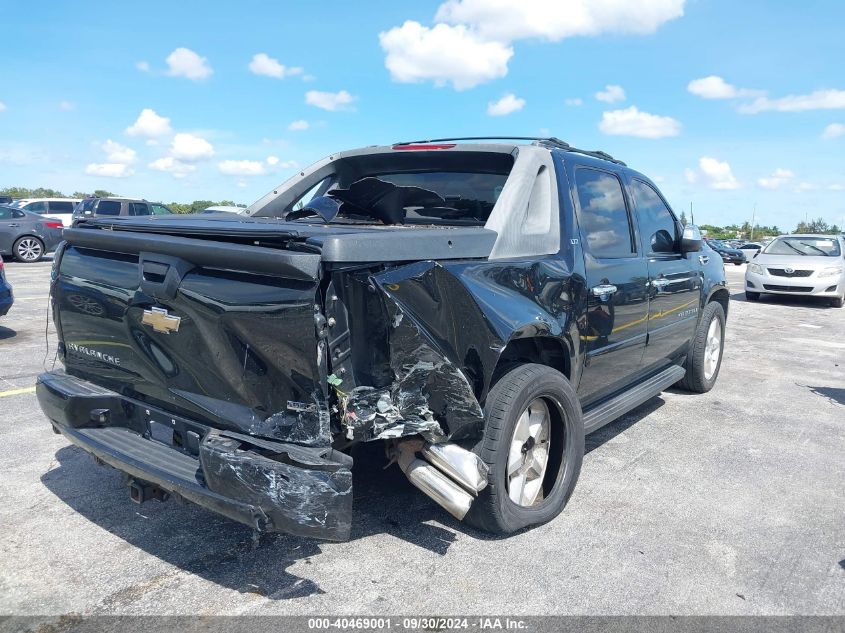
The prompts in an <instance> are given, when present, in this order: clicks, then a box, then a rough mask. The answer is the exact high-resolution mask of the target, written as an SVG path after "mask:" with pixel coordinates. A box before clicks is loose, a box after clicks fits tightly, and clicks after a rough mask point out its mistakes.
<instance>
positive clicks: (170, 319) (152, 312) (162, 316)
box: [141, 308, 182, 334]
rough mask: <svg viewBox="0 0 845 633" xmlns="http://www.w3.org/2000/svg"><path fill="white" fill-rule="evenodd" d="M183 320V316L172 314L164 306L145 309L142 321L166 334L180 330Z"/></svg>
mask: <svg viewBox="0 0 845 633" xmlns="http://www.w3.org/2000/svg"><path fill="white" fill-rule="evenodd" d="M181 321H182V318H181V317H177V316H170V315H169V314H167V310H166V309H164V308H150V309H149V310H144V316H143V318H142V319H141V323H143V324H144V325H150V326H152V328H153V330H155V331H156V332H162V333H164V334H170V333H171V332H178V331H179V323H180V322H181Z"/></svg>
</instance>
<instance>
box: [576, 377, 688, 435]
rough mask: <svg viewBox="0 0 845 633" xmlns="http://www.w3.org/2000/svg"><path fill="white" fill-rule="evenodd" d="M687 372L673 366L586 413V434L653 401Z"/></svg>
mask: <svg viewBox="0 0 845 633" xmlns="http://www.w3.org/2000/svg"><path fill="white" fill-rule="evenodd" d="M684 374H686V371H685V370H684V368H683V367H679V366H678V365H672V366H671V367H668V368H667V369H664V370H663V371H661V372H660V373H659V374H655V375H654V376H652V377H651V378H649V379H648V380H646V381H644V382H641V383H639V384H637V385H635V386H633V387H632V388H631V389H629V390H628V391H625V392H623V393H620V394H619V395H618V396H615V397H613V398H611V399H610V400H607V401H605V402H602V403H601V404H599V405H597V406H596V407H595V408H593V409H590V410H588V411H585V412H584V433H585V434H586V433H592V432H593V431H597V430H598V429H600V428H601V427H603V426H604V425H606V424H610V423H611V422H613V421H614V420H615V419H617V418H619V417H621V416H623V415H625V414H626V413H628V411H630V410H631V409H636V408H637V407H638V406H640V405H641V404H642V403H643V402H646V401H648V400H651V399H652V398H653V397H654V396H656V395H657V394H659V393H660V392H661V391H663V390H664V389H666V388H667V387H671V386H672V385H674V384H675V383H676V382H678V381H679V380H680V379H681V378H683V377H684Z"/></svg>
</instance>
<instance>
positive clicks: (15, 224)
mask: <svg viewBox="0 0 845 633" xmlns="http://www.w3.org/2000/svg"><path fill="white" fill-rule="evenodd" d="M6 226H20V224H18V223H17V222H15V223H13V224H7V225H6Z"/></svg>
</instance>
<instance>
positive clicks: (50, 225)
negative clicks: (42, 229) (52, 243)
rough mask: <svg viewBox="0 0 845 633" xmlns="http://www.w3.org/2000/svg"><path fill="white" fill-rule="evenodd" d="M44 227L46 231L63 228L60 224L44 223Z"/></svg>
mask: <svg viewBox="0 0 845 633" xmlns="http://www.w3.org/2000/svg"><path fill="white" fill-rule="evenodd" d="M44 226H46V227H47V228H48V229H60V228H62V227H63V226H64V224H62V223H61V222H45V223H44Z"/></svg>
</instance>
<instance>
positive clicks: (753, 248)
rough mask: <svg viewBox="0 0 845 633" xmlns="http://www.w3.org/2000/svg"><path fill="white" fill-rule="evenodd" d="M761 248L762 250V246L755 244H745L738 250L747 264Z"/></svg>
mask: <svg viewBox="0 0 845 633" xmlns="http://www.w3.org/2000/svg"><path fill="white" fill-rule="evenodd" d="M761 248H763V245H762V244H758V243H757V242H745V243H744V244H742V245H740V246H739V250H741V251H742V253H743V254H744V255H745V261H747V262H750V261H751V260H752V259H753V258H754V256H755V255H756V254H757V253H759V252H760V249H761Z"/></svg>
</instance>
